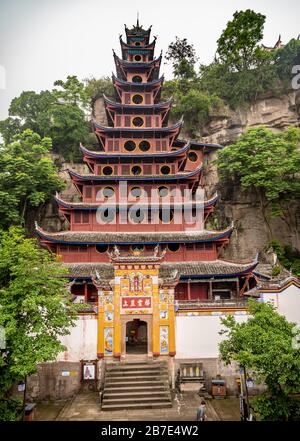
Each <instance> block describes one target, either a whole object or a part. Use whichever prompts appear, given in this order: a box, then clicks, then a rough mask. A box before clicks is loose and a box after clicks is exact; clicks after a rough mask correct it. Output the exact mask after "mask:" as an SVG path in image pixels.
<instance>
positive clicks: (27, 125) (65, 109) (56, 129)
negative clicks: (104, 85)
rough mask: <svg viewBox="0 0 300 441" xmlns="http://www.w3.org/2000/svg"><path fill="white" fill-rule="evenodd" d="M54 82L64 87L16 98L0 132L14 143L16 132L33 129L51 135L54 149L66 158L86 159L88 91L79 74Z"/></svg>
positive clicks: (0, 127)
mask: <svg viewBox="0 0 300 441" xmlns="http://www.w3.org/2000/svg"><path fill="white" fill-rule="evenodd" d="M54 84H55V85H56V86H59V87H60V88H59V89H57V88H55V89H53V90H52V91H49V90H46V91H42V92H40V93H36V92H33V91H26V92H23V93H22V94H21V95H20V96H19V97H16V98H14V99H13V100H12V102H11V105H10V108H9V117H8V118H7V119H5V120H3V121H1V122H0V132H1V134H2V136H3V139H4V141H5V142H6V143H12V142H13V139H14V136H15V135H17V134H20V132H22V131H23V130H25V129H31V130H33V131H34V132H36V133H38V134H39V135H40V136H41V137H51V138H52V150H53V151H54V152H55V153H59V154H60V155H62V156H63V157H64V158H65V159H66V160H71V161H82V155H81V154H80V151H79V143H80V142H82V143H84V144H90V124H89V122H88V121H87V117H86V112H87V111H88V110H90V106H89V101H90V99H89V96H88V93H87V92H86V89H85V85H84V83H82V82H80V81H79V80H78V79H77V78H76V76H68V77H67V80H66V81H65V82H64V81H61V80H58V81H56V82H55V83H54Z"/></svg>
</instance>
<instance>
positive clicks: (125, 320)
mask: <svg viewBox="0 0 300 441" xmlns="http://www.w3.org/2000/svg"><path fill="white" fill-rule="evenodd" d="M131 355H137V356H139V355H140V356H149V355H152V316H151V315H150V314H149V315H148V314H132V315H127V314H126V315H123V316H122V317H121V356H122V357H126V356H131Z"/></svg>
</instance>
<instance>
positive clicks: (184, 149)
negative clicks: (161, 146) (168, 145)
mask: <svg viewBox="0 0 300 441" xmlns="http://www.w3.org/2000/svg"><path fill="white" fill-rule="evenodd" d="M189 148H190V143H189V141H188V142H187V143H186V145H185V146H183V147H181V148H180V149H178V150H174V151H171V152H158V153H138V154H134V153H130V154H128V153H102V152H95V151H91V150H88V149H87V148H85V147H84V146H83V145H82V144H80V149H81V151H82V152H83V154H84V155H85V156H86V157H87V158H91V159H95V158H96V159H108V158H120V157H121V158H128V157H130V158H156V157H158V158H159V157H165V156H167V157H176V156H180V155H183V154H184V153H185V152H187V151H188V150H189Z"/></svg>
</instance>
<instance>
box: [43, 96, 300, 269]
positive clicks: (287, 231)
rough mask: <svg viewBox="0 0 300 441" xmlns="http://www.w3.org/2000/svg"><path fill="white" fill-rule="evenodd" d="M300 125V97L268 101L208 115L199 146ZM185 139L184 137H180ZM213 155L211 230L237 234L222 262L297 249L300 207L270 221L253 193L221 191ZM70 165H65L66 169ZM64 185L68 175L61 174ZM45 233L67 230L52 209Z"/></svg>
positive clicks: (97, 111) (99, 107)
mask: <svg viewBox="0 0 300 441" xmlns="http://www.w3.org/2000/svg"><path fill="white" fill-rule="evenodd" d="M94 118H95V119H96V120H97V121H98V122H100V123H102V124H106V115H105V109H104V105H103V100H102V99H98V100H97V101H96V103H95V107H94ZM299 123H300V91H298V92H295V91H291V92H290V93H289V94H287V95H284V96H281V97H272V96H270V97H266V98H264V99H261V100H259V101H257V102H256V103H254V104H253V105H251V106H249V107H245V108H241V109H238V110H237V111H232V110H226V112H224V113H223V114H215V115H212V116H211V118H210V121H209V122H208V123H207V125H206V126H205V127H204V130H203V132H202V135H203V136H202V138H201V140H202V141H205V142H210V143H219V144H222V145H224V146H226V145H229V144H231V143H233V142H235V141H236V139H237V138H238V136H240V135H241V134H242V133H243V132H244V131H245V130H246V129H247V128H250V127H257V126H259V125H265V126H267V127H269V128H271V129H273V130H276V131H278V130H283V129H285V128H286V127H288V126H290V125H293V126H299ZM183 136H185V134H184V132H183ZM215 159H216V153H211V154H210V158H209V163H208V164H207V165H206V168H205V174H204V184H205V189H206V193H207V195H208V196H210V195H211V194H213V193H214V192H215V191H218V193H219V196H220V201H219V204H218V208H217V211H216V215H215V219H214V223H213V222H211V226H212V227H216V226H225V225H228V224H230V223H231V221H233V222H234V226H235V231H234V233H233V235H232V239H231V242H230V245H229V247H228V248H227V249H226V250H225V252H224V256H225V257H226V258H232V259H240V258H252V257H254V256H255V254H256V253H257V252H259V253H260V259H261V260H262V261H264V260H266V259H267V258H268V256H267V255H266V254H265V252H264V250H265V247H266V245H267V244H268V243H269V241H270V240H271V238H277V239H279V240H280V241H282V242H283V243H286V244H290V245H292V246H293V247H296V248H298V249H300V203H299V204H298V205H294V206H289V207H288V210H287V214H286V216H285V217H284V218H274V219H268V218H266V216H264V214H263V213H262V210H261V207H260V202H259V200H258V198H257V197H256V195H255V194H254V193H249V192H243V191H242V190H241V189H240V188H239V187H237V186H232V187H224V186H220V185H219V179H218V172H217V170H216V166H215V165H214V164H213V161H214V160H215ZM69 166H70V168H73V169H74V168H75V169H77V170H78V171H79V170H80V171H83V169H84V166H83V165H82V164H70V165H69ZM67 167H68V164H63V167H62V169H66V168H67ZM62 174H63V176H64V177H65V179H66V181H67V182H68V177H67V174H66V173H64V172H62ZM64 193H67V194H68V197H72V198H73V197H74V198H76V192H75V191H74V189H72V186H71V185H70V182H68V188H67V190H66V191H65V192H64ZM38 218H39V222H40V224H41V225H42V227H43V228H45V229H49V230H51V231H55V230H56V231H58V230H60V229H65V228H67V224H66V222H65V221H64V218H63V217H60V216H59V215H58V211H57V207H56V204H55V203H54V204H48V205H47V206H45V207H43V208H42V210H41V212H40V214H39V216H38Z"/></svg>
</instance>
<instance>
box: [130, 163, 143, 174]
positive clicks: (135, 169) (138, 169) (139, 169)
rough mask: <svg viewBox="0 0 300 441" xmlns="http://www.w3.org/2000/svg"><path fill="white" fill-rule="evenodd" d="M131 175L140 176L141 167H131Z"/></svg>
mask: <svg viewBox="0 0 300 441" xmlns="http://www.w3.org/2000/svg"><path fill="white" fill-rule="evenodd" d="M131 173H132V174H133V175H134V176H137V175H140V174H141V173H142V169H141V167H140V166H139V165H134V166H133V167H132V169H131Z"/></svg>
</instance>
